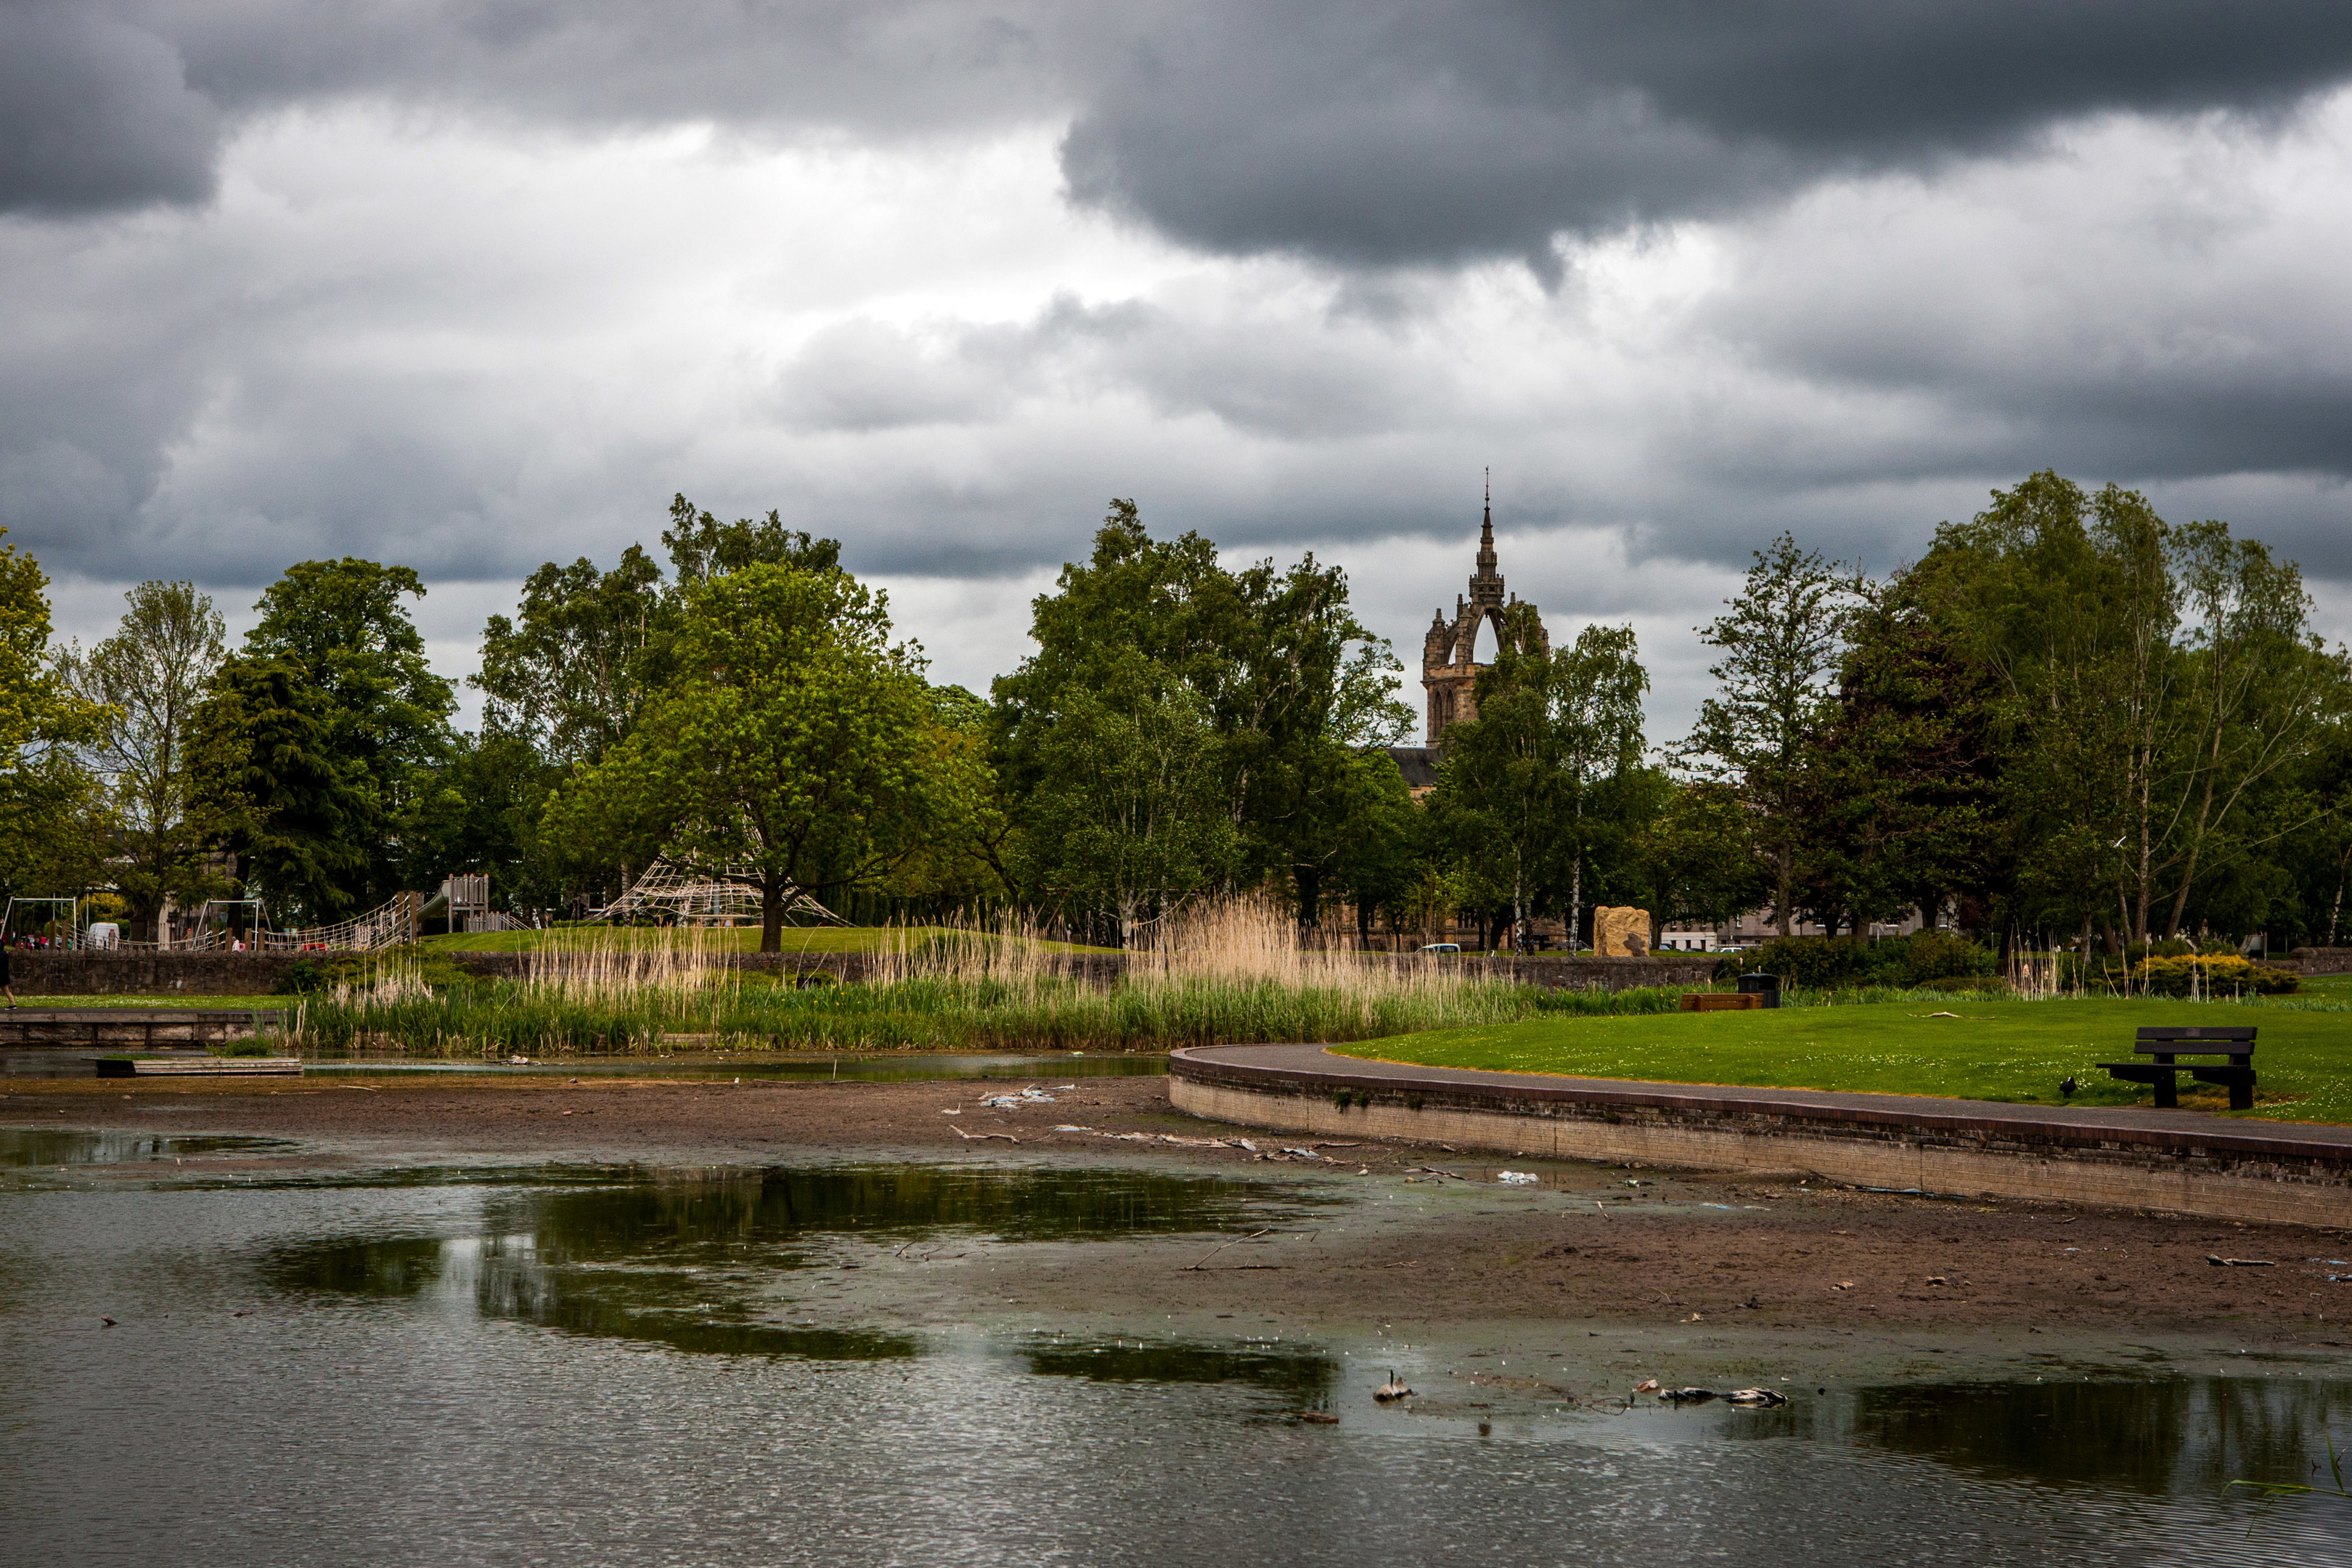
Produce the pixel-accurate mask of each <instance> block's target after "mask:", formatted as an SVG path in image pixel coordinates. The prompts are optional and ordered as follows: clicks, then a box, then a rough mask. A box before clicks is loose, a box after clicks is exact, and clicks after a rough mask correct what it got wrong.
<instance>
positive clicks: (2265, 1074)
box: [1346, 984, 2352, 1122]
mask: <svg viewBox="0 0 2352 1568" xmlns="http://www.w3.org/2000/svg"><path fill="white" fill-rule="evenodd" d="M1795 999H1796V1000H1799V1001H1803V1000H1809V999H1808V998H1802V997H1799V998H1795ZM1810 1000H1814V1001H1817V1002H1827V1003H1831V1004H1832V1005H1811V1006H1805V1005H1799V1006H1784V1007H1781V1008H1779V1009H1767V1010H1759V1011H1752V1012H1726V1013H1680V1012H1675V1013H1664V1014H1658V1015H1652V1016H1604V1017H1571V1016H1538V1017H1533V1018H1528V1019H1525V1020H1522V1021H1517V1022H1511V1023H1500V1024H1491V1025H1472V1026H1464V1027H1458V1028H1453V1029H1444V1030H1432V1031H1424V1032H1420V1033H1415V1034H1412V1035H1407V1036H1403V1037H1391V1038H1383V1039H1375V1040H1369V1041H1364V1042H1361V1043H1357V1044H1351V1045H1349V1046H1348V1047H1346V1049H1347V1053H1348V1054H1349V1055H1353V1056H1362V1057H1371V1058H1380V1059H1382V1060H1388V1061H1404V1062H1417V1063H1422V1064H1424V1065H1427V1066H1431V1067H1456V1068H1485V1069H1487V1070H1493V1071H1503V1072H1529V1073H1565V1074H1570V1075H1572V1076H1576V1077H1583V1078H1614V1079H1642V1080H1645V1081H1652V1082H1672V1083H1710V1084H1737V1085H1741V1086H1746V1087H1754V1088H1779V1089H1843V1090H1852V1091H1857V1092H1865V1093H1877V1094H1916V1095H1939V1096H1950V1097H1955V1098H1959V1099H1966V1100H2000V1101H2004V1102H2008V1103H2011V1104H2021V1105H2057V1104H2063V1103H2066V1102H2067V1097H2066V1096H2064V1095H2063V1094H2061V1093H2060V1092H2059V1089H2058V1085H2059V1082H2060V1080H2061V1079H2065V1078H2067V1077H2068V1076H2070V1075H2071V1076H2072V1077H2074V1079H2075V1080H2076V1081H2077V1083H2078V1084H2079V1085H2080V1088H2079V1089H2078V1090H2077V1092H2076V1093H2075V1094H2074V1096H2073V1103H2075V1104H2078V1105H2079V1104H2091V1105H2128V1104H2134V1103H2139V1104H2146V1103H2147V1102H2148V1098H2149V1091H2148V1089H2147V1088H2146V1086H2143V1085H2137V1084H2126V1083H2121V1082H2118V1081H2116V1080H2115V1079H2110V1078H2109V1077H2107V1075H2106V1074H2105V1073H2104V1072H2101V1071H2100V1070H2098V1068H2096V1067H2095V1065H2094V1064H2095V1063H2097V1062H2102V1061H2129V1060H2131V1059H2132V1040H2133V1033H2134V1031H2135V1030H2137V1029H2138V1028H2141V1027H2143V1026H2158V1025H2188V1024H2215V1025H2219V1024H2229V1025H2248V1024H2250V1025H2253V1026H2257V1027H2258V1028H2260V1030H2261V1031H2262V1033H2261V1036H2260V1038H2259V1040H2258V1042H2257V1044H2256V1047H2255V1049H2254V1066H2255V1068H2256V1070H2257V1071H2259V1072H2260V1074H2261V1075H2262V1086H2261V1089H2260V1091H2259V1093H2258V1096H2257V1098H2256V1100H2255V1105H2254V1109H2253V1110H2251V1111H2242V1112H2234V1113H2232V1114H2237V1115H2242V1116H2251V1117H2256V1118H2263V1119H2269V1120H2275V1121H2328V1122H2352V984H2344V985H2326V984H2323V985H2319V986H2315V987H2313V989H2312V992H2311V994H2301V995H2294V996H2282V997H2265V998H2259V999H2254V1000H2250V1001H2246V1002H2242V1003H2210V1002H2209V1003H2197V1002H2180V1001H2166V1000H2160V999H2142V998H2129V999H2126V998H2119V997H2101V998H2083V999H2073V998H2061V999H2055V1000H2046V1001H2011V1000H1989V999H1986V998H1982V997H1969V996H1954V997H1938V996H1935V995H1933V994H1923V993H1916V992H1910V993H1900V992H1898V993H1894V994H1891V995H1890V994H1868V993H1863V994H1855V993H1845V994H1840V995H1839V996H1837V997H1835V998H1811V999H1810ZM1940 1014H1954V1015H1958V1016H1948V1017H1947V1016H1937V1015H1940ZM2181 1101H2182V1103H2183V1104H2184V1105H2193V1106H2195V1107H2196V1108H2197V1109H2200V1110H2223V1109H2224V1108H2225V1105H2226V1100H2224V1098H2223V1091H2222V1090H2221V1089H2206V1088H2205V1087H2204V1086H2192V1085H2190V1084H2189V1083H2187V1082H2183V1083H2182V1085H2181Z"/></svg>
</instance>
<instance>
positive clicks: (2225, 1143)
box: [1171, 1046, 2352, 1163]
mask: <svg viewBox="0 0 2352 1568" xmlns="http://www.w3.org/2000/svg"><path fill="white" fill-rule="evenodd" d="M1188 1062H1197V1063H1199V1064H1201V1065H1202V1067H1203V1068H1212V1069H1218V1068H1222V1069H1225V1070H1226V1071H1234V1070H1238V1071H1239V1072H1241V1073H1243V1074H1245V1075H1247V1076H1249V1077H1259V1076H1263V1077H1265V1078H1267V1079H1281V1080H1287V1081H1290V1082H1298V1083H1325V1084H1328V1085H1329V1086H1330V1087H1332V1088H1335V1089H1336V1088H1338V1087H1339V1086H1340V1085H1342V1084H1347V1085H1350V1086H1364V1087H1372V1088H1402V1087H1404V1086H1406V1085H1414V1086H1421V1087H1425V1088H1428V1089H1444V1090H1448V1091H1450V1092H1452V1093H1454V1094H1457V1095H1458V1094H1461V1093H1463V1092H1465V1091H1468V1092H1473V1093H1475V1091H1477V1090H1480V1089H1491V1090H1495V1091H1497V1092H1496V1095H1495V1099H1496V1109H1497V1110H1501V1109H1504V1102H1505V1101H1507V1100H1517V1101H1520V1102H1521V1103H1525V1102H1527V1101H1528V1100H1571V1101H1581V1102H1584V1103H1588V1104H1599V1105H1628V1106H1632V1105H1648V1106H1658V1107H1664V1108H1670V1109H1675V1110H1717V1111H1727V1112H1733V1113H1745V1114H1754V1115H1766V1116H1782V1117H1789V1118H1791V1119H1794V1120H1799V1121H1829V1122H1844V1123H1848V1124H1853V1123H1858V1122H1859V1123H1868V1124H1874V1125H1879V1126H1902V1127H1916V1128H1919V1129H1921V1130H1922V1131H1942V1132H1963V1133H1969V1134H1976V1135H1983V1134H1991V1135H1994V1136H1999V1135H2000V1134H2002V1133H2004V1132H2012V1133H2017V1134H2021V1135H2024V1136H2027V1137H2032V1138H2042V1139H2050V1140H2054V1141H2057V1142H2079V1143H2110V1144H2118V1143H2119V1144H2136V1145H2142V1146H2151V1147H2158V1148H2170V1149H2183V1148H2196V1149H2205V1150H2213V1151H2217V1152H2234V1153H2250V1154H2262V1153H2275V1154H2279V1155H2283V1156H2287V1157H2293V1158H2303V1159H2320V1160H2326V1161H2329V1162H2331V1163H2332V1162H2352V1127H2339V1126H2333V1125H2327V1124H2323V1123H2317V1122H2300V1121H2288V1122H2278V1121H2249V1120H2244V1119H2241V1118H2238V1117H2227V1116H2209V1115H2205V1114H2203V1113H2202V1112H2200V1111H2194V1110H2148V1109H2145V1108H2142V1107H2138V1106H2120V1105H2118V1106H2087V1105H2085V1106H2054V1105H2004V1104H2002V1103H2000V1101H1998V1100H1941V1099H1935V1098H1931V1097H1928V1096H1925V1095H1909V1094H1845V1093H1841V1092H1837V1091H1834V1090H1830V1089H1748V1088H1742V1087H1738V1086H1736V1085H1727V1084H1707V1083H1645V1082H1643V1081H1641V1080H1639V1079H1608V1078H1566V1077H1559V1076H1554V1075H1551V1074H1544V1073H1516V1072H1485V1071H1480V1070H1477V1069H1475V1068H1436V1067H1422V1066H1419V1065H1417V1064H1414V1063H1410V1062H1387V1061H1374V1060H1370V1059H1369V1058H1362V1057H1343V1056H1335V1055H1333V1054H1332V1053H1331V1052H1329V1051H1328V1050H1326V1049H1324V1048H1323V1047H1320V1046H1196V1047H1190V1048H1187V1049H1184V1050H1181V1051H1178V1052H1175V1053H1174V1055H1173V1058H1172V1059H1171V1070H1173V1071H1176V1072H1179V1073H1181V1072H1183V1070H1184V1064H1186V1063H1188Z"/></svg>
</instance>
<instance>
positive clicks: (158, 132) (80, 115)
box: [0, 0, 219, 213]
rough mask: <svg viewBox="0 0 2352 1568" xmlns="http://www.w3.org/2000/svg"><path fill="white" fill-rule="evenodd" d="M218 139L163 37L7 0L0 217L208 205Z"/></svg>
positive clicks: (1, 45) (1, 28) (0, 24)
mask: <svg viewBox="0 0 2352 1568" xmlns="http://www.w3.org/2000/svg"><path fill="white" fill-rule="evenodd" d="M218 140H219V116H218V115H217V113H216V112H215V109H214V106H213V104H212V103H211V102H210V101H209V100H206V99H205V97H204V96H203V95H201V94H199V93H196V92H192V91H190V90H189V89H188V86H187V82H186V80H185V78H184V72H183V69H182V64H181V60H180V56H179V52H178V50H176V49H175V48H173V47H172V45H171V44H169V43H168V42H166V41H165V40H164V39H163V38H161V37H157V36H156V35H155V34H154V33H152V32H149V31H146V30H144V29H142V28H140V27H137V26H131V25H128V24H126V23H124V22H121V21H119V20H117V19H115V18H114V17H112V16H108V15H106V14H105V13H104V12H103V11H101V10H99V9H96V8H93V7H89V6H85V5H76V4H73V3H72V0H54V3H48V0H35V3H31V4H26V3H21V0H0V212H10V211H27V212H49V213H75V212H89V211H92V210H102V209H106V208H110V207H122V206H137V205H143V204H145V203H148V202H154V201H171V202H193V201H201V200H203V199H204V198H205V197H206V196H208V195H211V194H212V188H213V158H214V154H215V152H216V151H217V146H218Z"/></svg>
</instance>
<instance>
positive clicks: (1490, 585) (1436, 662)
mask: <svg viewBox="0 0 2352 1568" xmlns="http://www.w3.org/2000/svg"><path fill="white" fill-rule="evenodd" d="M1517 603H1518V596H1517V595H1507V594H1505V592H1504V591H1503V574H1501V573H1500V572H1498V571H1496V569H1495V497H1494V493H1493V491H1492V490H1491V489H1490V490H1489V491H1488V492H1487V496H1486V520H1485V521H1483V522H1482V523H1480V524H1479V527H1478V569H1477V570H1476V571H1475V572H1473V573H1471V574H1470V591H1469V593H1467V594H1465V595H1456V596H1455V597H1454V619H1453V621H1452V622H1451V623H1450V624H1449V623H1448V622H1447V620H1446V618H1445V612H1444V610H1443V609H1440V610H1438V611H1437V612H1436V613H1435V614H1433V616H1431V617H1430V622H1429V632H1428V635H1427V636H1425V637H1423V638H1422V645H1421V688H1422V689H1423V691H1425V692H1427V693H1428V697H1429V714H1428V722H1427V726H1426V731H1425V734H1424V736H1423V744H1424V745H1426V746H1429V747H1432V748H1435V747H1439V746H1442V745H1443V744H1444V741H1445V731H1446V730H1447V728H1448V727H1449V726H1451V725H1454V724H1466V723H1468V722H1470V721H1472V720H1474V719H1475V718H1477V717H1478V694H1477V684H1478V672H1479V671H1480V670H1482V669H1484V668H1486V666H1485V665H1483V664H1481V663H1479V662H1478V634H1479V632H1480V631H1481V630H1482V629H1484V628H1486V627H1488V626H1492V627H1493V628H1494V633H1495V644H1496V647H1500V646H1501V645H1502V640H1503V612H1504V611H1505V610H1507V609H1508V608H1510V606H1512V605H1516V604H1517ZM1530 607H1532V606H1530ZM1536 636H1537V637H1538V638H1540V639H1543V640H1542V642H1541V643H1540V645H1539V646H1541V647H1549V646H1550V642H1549V638H1547V637H1545V634H1544V633H1543V631H1542V630H1541V629H1540V628H1538V631H1537V633H1536Z"/></svg>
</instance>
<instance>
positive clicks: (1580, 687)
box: [1439, 604, 1649, 942]
mask: <svg viewBox="0 0 2352 1568" xmlns="http://www.w3.org/2000/svg"><path fill="white" fill-rule="evenodd" d="M1648 689H1649V676H1648V674H1647V673H1646V672H1645V671H1644V670H1643V668H1642V665H1641V660H1640V658H1638V655H1637V649H1636V648H1635V646H1634V640H1633V629H1632V628H1631V627H1630V626H1597V625H1596V626H1586V627H1585V628H1584V629H1583V630H1582V631H1581V632H1580V633H1579V634H1578V636H1577V639H1576V641H1575V643H1574V644H1573V645H1572V646H1570V647H1568V648H1566V649H1564V650H1560V651H1559V652H1554V651H1553V649H1552V648H1551V647H1550V642H1549V638H1548V637H1546V636H1545V635H1544V630H1543V625H1542V622H1541V621H1540V620H1539V619H1538V617H1537V615H1536V611H1535V607H1534V606H1533V605H1518V604H1515V605H1511V606H1510V607H1509V609H1507V611H1505V613H1504V617H1503V627H1502V632H1501V635H1500V637H1499V639H1498V646H1497V647H1496V654H1495V661H1494V663H1493V664H1491V665H1490V666H1488V667H1487V668H1486V670H1484V671H1483V672H1481V673H1480V675H1479V677H1478V687H1477V700H1478V717H1477V719H1476V720H1475V721H1472V722H1469V723H1465V724H1456V725H1454V727H1453V728H1451V729H1449V730H1448V731H1446V733H1445V757H1444V763H1442V768H1443V779H1444V783H1443V784H1442V785H1441V787H1440V790H1439V793H1440V794H1441V795H1444V797H1445V798H1444V801H1443V802H1441V803H1440V808H1441V810H1442V811H1445V812H1452V813H1459V814H1462V826H1461V828H1460V831H1459V833H1458V838H1459V841H1460V842H1461V843H1462V844H1463V845H1464V846H1465V848H1469V847H1475V850H1476V851H1477V852H1478V853H1480V854H1482V855H1483V856H1485V857H1486V858H1491V860H1492V861H1493V867H1492V868H1491V870H1490V871H1489V872H1488V873H1487V876H1488V879H1491V881H1492V882H1493V883H1494V884H1495V885H1496V887H1497V888H1498V889H1506V890H1507V894H1508V897H1509V900H1510V906H1511V920H1512V928H1513V930H1514V931H1515V932H1516V933H1517V936H1518V939H1519V940H1520V941H1522V942H1524V940H1525V935H1526V931H1527V928H1528V921H1529V920H1530V919H1531V918H1532V917H1533V916H1534V915H1536V914H1537V913H1538V912H1539V910H1540V908H1541V906H1542V905H1543V904H1544V903H1546V902H1548V901H1549V900H1548V898H1547V893H1548V891H1549V889H1550V888H1553V887H1562V889H1563V891H1564V893H1565V897H1566V903H1567V909H1568V911H1569V921H1570V931H1571V932H1573V931H1578V930H1580V929H1581V919H1582V911H1583V902H1584V894H1585V877H1586V871H1587V869H1588V868H1589V867H1590V866H1591V859H1592V853H1593V849H1594V837H1595V835H1596V834H1602V835H1608V834H1610V833H1611V825H1612V822H1613V821H1614V820H1616V819H1618V818H1620V817H1622V810H1619V811H1612V810H1608V809H1606V807H1607V806H1608V805H1612V804H1613V805H1617V806H1619V807H1621V808H1622V807H1625V806H1630V805H1633V800H1634V796H1633V795H1631V794H1629V793H1628V792H1626V791H1625V790H1623V789H1622V788H1619V789H1611V788H1610V787H1609V786H1610V784H1612V781H1618V780H1622V779H1623V778H1624V777H1625V776H1626V775H1627V774H1629V773H1632V772H1633V770H1635V769H1636V768H1638V767H1639V765H1640V762H1641V756H1642V696H1643V693H1644V692H1645V691H1647V690H1648ZM1474 880H1475V877H1474Z"/></svg>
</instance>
